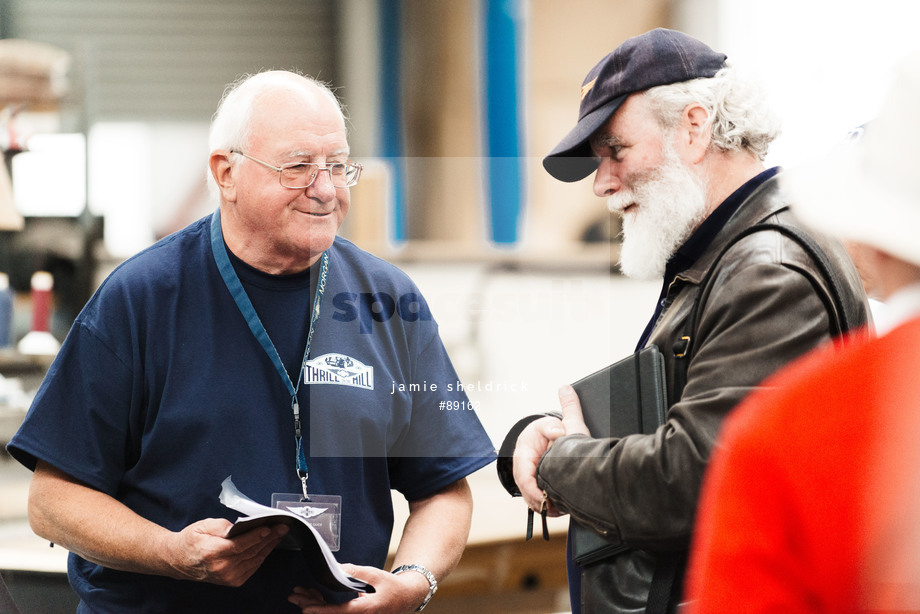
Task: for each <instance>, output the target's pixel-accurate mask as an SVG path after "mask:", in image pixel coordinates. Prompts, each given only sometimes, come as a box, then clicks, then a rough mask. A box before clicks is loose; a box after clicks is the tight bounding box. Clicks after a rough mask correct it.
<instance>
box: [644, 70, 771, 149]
mask: <svg viewBox="0 0 920 614" xmlns="http://www.w3.org/2000/svg"><path fill="white" fill-rule="evenodd" d="M644 95H645V96H646V97H647V99H648V101H649V103H650V106H651V108H652V111H653V112H654V113H655V114H656V116H657V118H658V122H659V123H660V124H661V126H662V128H664V129H665V130H673V129H674V128H675V127H676V126H677V124H678V122H679V121H680V118H681V115H682V113H683V111H684V109H686V108H687V106H689V105H691V104H699V105H701V106H702V107H703V108H704V109H706V112H707V113H708V114H709V120H708V123H709V126H710V128H711V130H712V145H713V146H714V147H717V148H719V149H721V150H722V151H747V152H749V153H751V154H753V155H755V156H757V158H758V159H760V160H763V159H764V158H765V157H766V155H767V151H768V150H769V148H770V144H771V143H772V142H773V140H774V139H776V137H778V136H779V134H780V130H781V129H780V120H779V118H778V117H777V116H776V115H775V114H774V113H773V111H772V110H771V109H770V108H769V106H768V105H767V103H766V100H765V96H764V95H763V92H762V90H761V89H760V88H759V87H757V86H756V85H754V84H753V83H751V82H748V81H745V80H742V79H741V78H740V77H739V76H738V74H737V73H736V71H735V69H734V68H732V67H727V68H723V69H722V70H720V71H719V72H718V73H716V75H715V76H714V77H712V78H701V79H692V80H690V81H683V82H680V83H672V84H668V85H659V86H657V87H653V88H651V89H649V90H647V91H645V92H644Z"/></svg>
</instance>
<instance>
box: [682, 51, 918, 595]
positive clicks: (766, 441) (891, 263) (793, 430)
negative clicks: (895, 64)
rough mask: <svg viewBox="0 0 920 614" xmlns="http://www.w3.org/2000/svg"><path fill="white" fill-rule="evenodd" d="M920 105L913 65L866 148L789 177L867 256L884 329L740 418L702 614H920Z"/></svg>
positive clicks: (713, 527) (758, 401)
mask: <svg viewBox="0 0 920 614" xmlns="http://www.w3.org/2000/svg"><path fill="white" fill-rule="evenodd" d="M918 97H920V55H913V56H910V57H909V58H908V59H907V60H906V61H904V62H903V63H902V64H901V66H900V67H899V71H898V72H897V75H896V79H895V82H894V85H893V87H892V90H891V92H890V93H889V95H888V99H887V102H886V103H885V104H884V105H883V107H882V110H881V112H880V114H879V116H878V118H877V119H874V120H872V121H871V122H869V124H868V126H867V127H866V130H865V133H864V135H863V136H862V137H861V138H860V140H859V141H857V142H856V143H855V144H852V145H849V146H847V147H845V148H844V147H841V148H840V149H839V150H837V151H835V152H834V154H833V155H832V156H830V157H828V158H827V159H826V160H822V161H820V162H816V163H813V164H812V165H809V166H805V167H802V168H800V169H794V170H791V171H790V172H789V173H788V174H787V175H786V177H785V178H784V181H785V182H786V183H787V184H788V185H787V186H786V187H787V189H788V190H789V192H790V193H791V194H793V195H794V196H795V199H796V207H795V210H796V211H797V212H798V213H799V215H800V216H801V218H802V219H803V220H805V221H806V222H808V223H809V224H812V225H813V226H815V227H816V228H821V229H822V230H825V231H826V232H827V233H829V234H834V235H836V236H839V237H840V238H842V239H846V240H849V241H852V242H854V243H855V244H857V245H858V246H859V249H860V252H861V253H860V255H861V256H862V261H863V264H864V265H865V266H866V267H868V269H869V273H870V274H871V275H872V278H873V280H874V281H875V284H874V287H875V288H877V289H878V291H879V292H880V298H882V299H883V300H884V301H885V306H886V310H885V313H886V317H885V319H884V322H885V326H884V327H882V326H879V328H878V333H879V335H880V336H879V337H878V338H877V339H873V340H866V341H864V342H863V343H858V344H857V343H854V344H851V345H849V346H848V347H847V348H846V349H845V350H844V351H842V352H838V353H834V351H833V350H834V348H832V347H830V348H825V349H822V350H817V351H816V352H813V353H812V354H811V355H809V356H808V357H806V358H804V359H802V360H801V361H798V362H796V363H794V364H793V365H791V366H789V367H787V368H785V369H783V370H782V371H781V372H780V373H779V374H777V375H776V376H775V377H774V378H773V379H772V384H773V386H774V387H773V388H772V389H770V390H765V391H763V392H761V393H758V394H756V395H752V396H751V397H750V398H749V399H748V400H747V401H745V403H744V404H743V405H742V407H740V408H739V409H738V411H737V412H736V413H734V414H733V415H732V416H731V418H730V419H729V420H728V421H727V423H726V426H725V428H724V429H723V436H722V437H721V439H720V445H719V448H718V451H717V452H716V453H715V454H714V456H713V461H712V464H711V469H710V473H708V474H707V477H706V481H705V486H704V491H703V495H702V498H701V504H700V511H699V527H698V531H697V536H696V538H695V541H694V548H693V556H692V558H691V561H692V564H691V567H690V572H689V575H688V578H689V581H688V597H689V598H690V599H691V603H692V608H691V611H692V612H768V611H769V612H857V611H859V612H864V611H871V612H895V611H897V612H917V611H920V590H918V587H920V558H918V555H917V553H918V552H920V525H918V523H917V517H918V514H920V504H918V502H920V479H918V477H917V466H918V463H920V454H918V452H917V440H918V438H920V422H918V420H917V418H918V416H920V382H918V379H917V365H918V364H920V242H918V241H917V236H916V233H917V229H918V228H920V175H918V174H917V167H918V166H920V152H918V150H917V147H916V145H915V144H916V142H917V139H920V116H918V114H917V112H916V105H917V99H918ZM867 208H868V209H870V210H871V214H867ZM803 407H804V408H807V411H802V408H803Z"/></svg>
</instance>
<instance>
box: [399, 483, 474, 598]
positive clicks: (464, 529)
mask: <svg viewBox="0 0 920 614" xmlns="http://www.w3.org/2000/svg"><path fill="white" fill-rule="evenodd" d="M472 516H473V496H472V494H471V492H470V487H469V484H468V483H467V481H466V480H465V479H462V480H459V481H457V482H455V483H453V484H451V485H450V486H448V487H446V488H444V489H442V490H440V491H438V492H437V493H436V494H434V495H432V496H430V497H427V498H425V499H420V500H418V501H413V502H411V503H410V504H409V518H408V520H407V521H406V525H405V528H404V529H403V533H402V537H401V538H400V540H399V547H398V548H397V550H396V556H395V558H394V562H393V566H394V568H395V567H399V566H400V565H411V564H417V565H422V566H424V567H426V568H427V569H428V570H429V571H431V573H433V574H434V576H435V578H437V580H438V581H439V582H440V581H441V580H442V579H443V578H444V577H446V576H447V575H448V574H449V573H450V572H451V571H453V569H454V567H456V566H457V563H458V562H459V561H460V557H461V555H462V554H463V549H464V547H465V546H466V541H467V538H469V534H470V523H471V520H472ZM416 575H418V574H416Z"/></svg>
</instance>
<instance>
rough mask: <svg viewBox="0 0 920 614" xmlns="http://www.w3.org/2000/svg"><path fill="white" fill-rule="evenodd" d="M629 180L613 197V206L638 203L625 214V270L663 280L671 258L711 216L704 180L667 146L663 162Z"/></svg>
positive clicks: (622, 263) (639, 276)
mask: <svg viewBox="0 0 920 614" xmlns="http://www.w3.org/2000/svg"><path fill="white" fill-rule="evenodd" d="M624 183H625V188H624V189H623V190H621V191H620V192H617V193H616V194H614V195H613V196H611V197H610V199H609V200H608V206H609V207H610V209H611V210H619V209H622V206H623V205H625V204H627V203H631V202H635V203H637V204H638V207H637V210H636V212H635V213H629V214H626V215H624V216H623V246H622V249H621V251H620V270H621V271H623V273H624V274H625V275H626V276H628V277H632V278H634V279H640V280H654V279H661V278H662V277H663V276H664V270H665V266H666V265H667V263H668V260H669V259H670V258H671V256H673V255H674V253H675V252H676V251H677V249H678V248H679V247H680V246H681V245H683V244H684V242H685V241H686V240H687V239H688V238H689V237H690V235H691V234H693V231H694V230H696V229H697V228H698V227H699V225H700V223H702V221H703V220H704V219H706V208H707V207H706V186H705V182H704V181H703V180H702V179H701V178H700V177H698V176H697V175H696V174H695V173H693V171H691V170H690V169H689V168H687V167H686V166H685V165H684V164H683V163H682V162H681V161H680V159H679V158H678V157H677V154H676V153H674V151H673V149H672V148H671V147H670V146H666V147H665V163H664V164H663V165H662V166H660V167H658V168H656V169H653V170H650V171H645V172H641V173H636V174H635V175H632V176H630V177H627V178H626V179H625V180H624Z"/></svg>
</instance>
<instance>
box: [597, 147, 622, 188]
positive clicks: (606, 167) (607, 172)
mask: <svg viewBox="0 0 920 614" xmlns="http://www.w3.org/2000/svg"><path fill="white" fill-rule="evenodd" d="M616 171H617V169H616V162H615V161H614V160H613V159H612V158H609V157H606V158H601V162H600V164H598V166H597V172H595V173H594V193H595V194H596V195H597V196H599V197H601V198H607V197H608V196H611V195H613V194H615V193H616V192H617V191H618V190H619V189H620V188H621V187H622V183H621V182H620V178H619V176H618V175H617V172H616Z"/></svg>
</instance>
